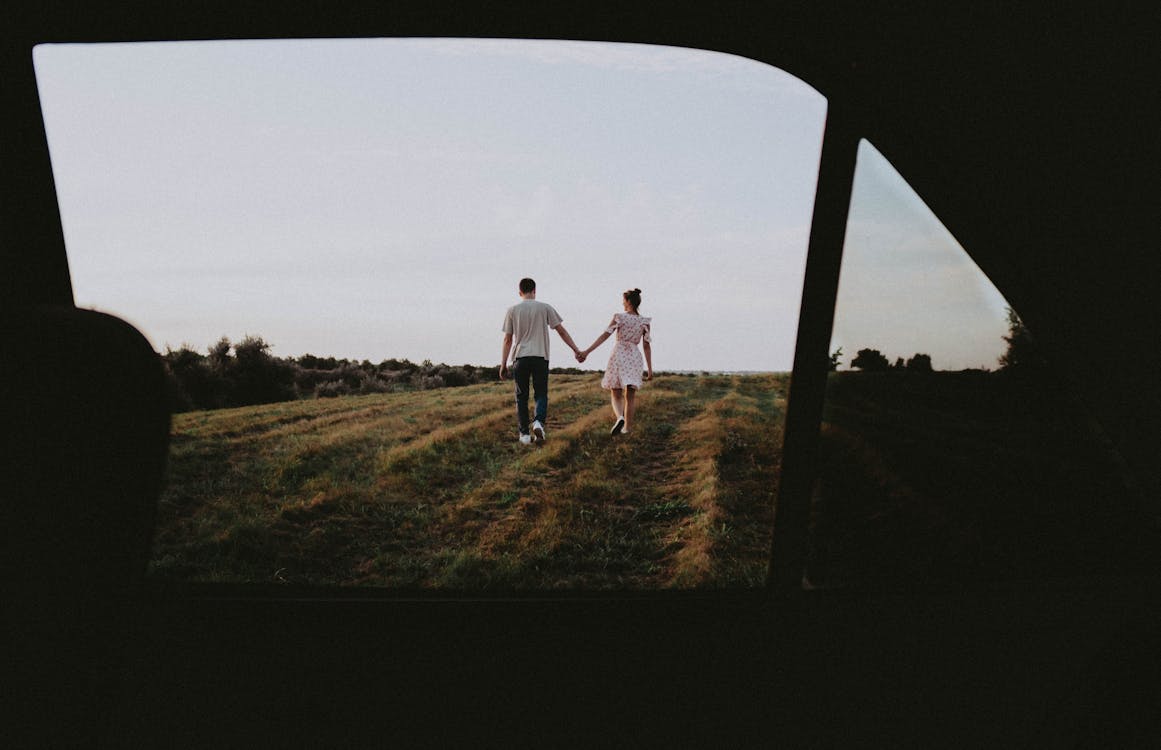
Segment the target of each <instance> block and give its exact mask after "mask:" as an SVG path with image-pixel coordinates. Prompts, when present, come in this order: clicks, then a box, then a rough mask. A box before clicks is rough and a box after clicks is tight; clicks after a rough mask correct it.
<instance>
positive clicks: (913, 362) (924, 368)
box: [907, 354, 931, 372]
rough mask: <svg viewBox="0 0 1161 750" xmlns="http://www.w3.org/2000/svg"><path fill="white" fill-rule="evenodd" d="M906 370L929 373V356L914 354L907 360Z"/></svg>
mask: <svg viewBox="0 0 1161 750" xmlns="http://www.w3.org/2000/svg"><path fill="white" fill-rule="evenodd" d="M907 369H908V370H911V371H912V372H931V355H928V354H916V355H915V356H914V357H912V358H911V359H909V360H907Z"/></svg>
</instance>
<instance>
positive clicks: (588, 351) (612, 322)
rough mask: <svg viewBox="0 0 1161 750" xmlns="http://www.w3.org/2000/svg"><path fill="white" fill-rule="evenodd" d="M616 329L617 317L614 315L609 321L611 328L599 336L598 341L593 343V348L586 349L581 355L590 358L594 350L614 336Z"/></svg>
mask: <svg viewBox="0 0 1161 750" xmlns="http://www.w3.org/2000/svg"><path fill="white" fill-rule="evenodd" d="M616 327H617V316H616V315H614V316H613V319H612V320H610V321H609V327H608V328H606V329H605V331H604V333H602V334H601V335H600V336H597V340H596V341H594V342H593V344H592V346H590V347H589V348H588V349H585V350H584V351H583V352H581V354H583V355H584V356H586V357H587V356H589V354H591V353H592V351H593V349H596V348H597V347H598V346H600V345H601V344H603V343H605V340H606V339H608V338H609V337H610V336H612V335H613V331H614V330H616Z"/></svg>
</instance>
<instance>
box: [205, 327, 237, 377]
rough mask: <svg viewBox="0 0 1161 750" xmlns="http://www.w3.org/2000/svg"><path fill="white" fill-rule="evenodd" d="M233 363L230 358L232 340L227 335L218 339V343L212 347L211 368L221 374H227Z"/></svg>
mask: <svg viewBox="0 0 1161 750" xmlns="http://www.w3.org/2000/svg"><path fill="white" fill-rule="evenodd" d="M232 364H233V362H232V360H231V358H230V340H229V339H228V338H226V337H225V336H223V337H221V338H220V339H218V343H216V344H214V345H213V346H211V347H210V356H209V365H210V369H212V370H213V371H214V372H216V373H218V374H219V375H226V373H227V372H228V371H229V369H230V366H231V365H232Z"/></svg>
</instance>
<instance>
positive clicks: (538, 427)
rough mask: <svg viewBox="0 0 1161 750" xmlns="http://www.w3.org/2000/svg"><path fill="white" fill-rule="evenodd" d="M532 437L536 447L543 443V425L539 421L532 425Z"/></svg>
mask: <svg viewBox="0 0 1161 750" xmlns="http://www.w3.org/2000/svg"><path fill="white" fill-rule="evenodd" d="M532 436H533V437H534V438H535V439H536V444H537V445H539V444H540V443H543V442H544V425H542V424H540V420H539V419H538V420H536V421H535V422H533V423H532Z"/></svg>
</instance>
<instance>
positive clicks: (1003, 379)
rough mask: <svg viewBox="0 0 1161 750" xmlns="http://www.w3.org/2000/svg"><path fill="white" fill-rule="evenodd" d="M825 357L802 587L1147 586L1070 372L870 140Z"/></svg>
mask: <svg viewBox="0 0 1161 750" xmlns="http://www.w3.org/2000/svg"><path fill="white" fill-rule="evenodd" d="M832 351H833V352H834V354H833V355H832V362H833V364H834V372H832V373H831V375H830V380H829V383H828V389H827V398H826V405H825V414H824V422H823V424H822V428H821V441H822V457H823V458H822V469H821V474H820V476H819V479H818V484H817V489H816V493H815V497H814V512H813V522H812V539H813V547H812V552H811V556H810V561H809V563H808V570H807V576H806V578H807V581H808V582H809V584H810V585H812V586H815V587H846V586H890V587H900V586H901V587H907V586H911V585H916V584H932V583H936V584H938V583H956V582H967V581H998V580H1018V579H1029V578H1046V577H1056V576H1076V575H1094V574H1108V573H1125V572H1140V571H1143V570H1145V569H1147V567H1146V566H1147V565H1148V563H1147V562H1146V561H1147V559H1148V558H1149V556H1150V555H1151V554H1152V552H1151V550H1152V549H1153V544H1154V542H1151V541H1149V540H1147V539H1144V538H1142V536H1141V533H1142V532H1141V531H1140V529H1142V528H1143V525H1142V524H1139V523H1138V521H1137V519H1138V516H1137V511H1136V506H1135V503H1134V500H1133V498H1134V494H1133V491H1132V488H1131V486H1130V485H1129V483H1128V482H1127V480H1126V476H1125V474H1124V473H1123V471H1122V467H1121V464H1120V461H1119V459H1118V457H1117V455H1116V454H1115V452H1114V451H1113V450H1112V449H1111V446H1110V445H1109V443H1108V441H1107V440H1105V439H1104V438H1103V436H1102V434H1101V432H1100V430H1099V429H1098V428H1097V426H1096V424H1095V423H1094V422H1093V421H1092V420H1090V419H1089V418H1088V417H1087V416H1086V411H1085V408H1084V405H1083V404H1082V403H1080V402H1079V401H1077V400H1076V399H1075V398H1073V397H1072V395H1071V391H1070V389H1069V387H1068V375H1067V373H1064V372H1060V371H1058V370H1054V369H1053V368H1052V367H1051V366H1050V365H1049V364H1048V363H1047V362H1046V361H1045V360H1044V359H1043V357H1042V356H1041V355H1040V353H1039V352H1038V351H1037V348H1036V343H1035V334H1034V332H1032V331H1028V330H1027V328H1026V327H1025V326H1024V324H1023V322H1022V321H1021V320H1020V317H1019V314H1018V313H1017V312H1016V311H1015V310H1013V309H1012V308H1011V307H1010V306H1009V305H1008V303H1007V301H1006V300H1005V299H1004V298H1003V297H1002V296H1001V295H1000V294H999V293H998V292H997V291H996V290H995V288H994V287H993V286H992V285H991V283H990V282H989V281H988V279H987V278H986V277H985V276H984V275H983V274H982V272H980V270H979V269H978V268H977V267H976V266H975V264H974V263H973V262H972V261H971V260H970V258H969V257H968V256H967V254H966V253H965V252H964V251H963V249H962V248H961V247H960V246H959V245H958V243H957V242H956V241H955V238H954V237H952V236H951V234H950V233H949V232H948V231H947V230H946V229H945V228H944V227H943V226H942V224H940V222H939V220H938V219H937V218H936V217H935V216H934V215H933V214H932V213H931V212H930V210H929V209H928V208H927V207H926V206H925V205H924V204H923V202H922V200H921V199H920V198H919V197H918V196H916V195H915V194H914V192H913V191H912V190H911V189H910V187H909V186H908V185H907V184H906V182H905V181H904V180H903V178H902V177H901V176H900V175H899V174H898V173H896V172H895V171H894V169H893V168H892V167H891V165H890V164H889V163H888V162H887V160H886V159H885V158H884V157H883V156H882V155H881V154H879V153H878V152H877V151H876V150H875V149H874V148H873V147H872V146H871V145H870V144H869V143H867V142H865V141H864V142H863V143H862V144H861V145H860V149H859V155H858V165H857V170H856V174H855V184H854V190H853V196H852V199H851V213H850V222H849V225H848V230H847V236H846V241H845V245H844V250H843V267H842V273H841V279H840V285H839V295H838V301H837V305H836V311H835V324H834V331H833V340H832Z"/></svg>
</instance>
